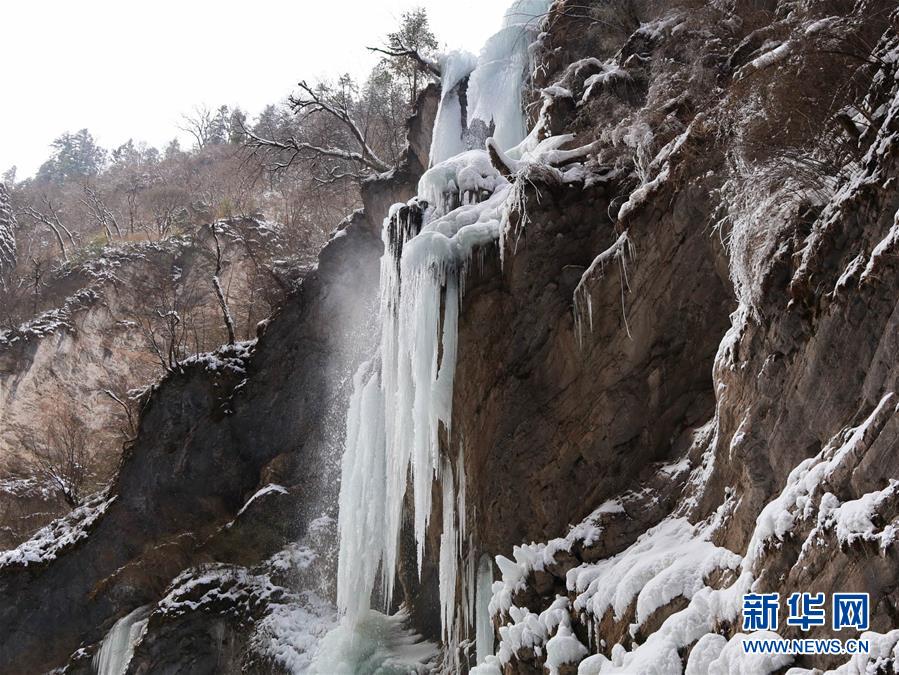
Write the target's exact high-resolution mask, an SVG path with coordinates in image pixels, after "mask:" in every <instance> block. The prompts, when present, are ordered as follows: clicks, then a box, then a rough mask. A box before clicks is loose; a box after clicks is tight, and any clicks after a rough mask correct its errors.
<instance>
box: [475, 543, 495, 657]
mask: <svg viewBox="0 0 899 675" xmlns="http://www.w3.org/2000/svg"><path fill="white" fill-rule="evenodd" d="M476 596H477V599H476V601H475V602H476V608H475V640H476V644H477V655H478V657H477V658H478V663H483V662H484V659H486V658H487V657H488V656H492V655H493V650H494V635H493V620H492V618H491V616H490V599H491V598H492V597H493V563H492V562H491V561H490V556H488V555H482V556H481V560H480V562H479V563H478V578H477V591H476Z"/></svg>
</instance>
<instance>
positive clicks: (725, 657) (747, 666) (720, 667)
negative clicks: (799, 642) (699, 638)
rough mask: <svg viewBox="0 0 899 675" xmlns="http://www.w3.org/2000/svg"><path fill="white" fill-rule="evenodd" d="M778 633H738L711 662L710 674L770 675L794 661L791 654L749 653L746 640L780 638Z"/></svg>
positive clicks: (763, 631)
mask: <svg viewBox="0 0 899 675" xmlns="http://www.w3.org/2000/svg"><path fill="white" fill-rule="evenodd" d="M780 639H781V638H780V636H779V635H778V634H777V633H772V632H770V631H765V630H762V631H757V632H755V633H752V634H751V635H745V634H743V633H737V634H736V635H734V636H733V637H732V638H731V639H730V640H728V641H727V644H726V645H724V647H723V648H722V649H721V652H720V654H719V655H718V658H716V659H715V660H714V661H712V662H711V663H709V666H708V671H707V673H708V675H768V674H769V673H773V672H775V671H777V670H780V669H781V668H784V667H786V666H788V665H790V664H791V663H792V662H793V656H792V655H791V654H758V653H753V652H750V653H747V652H746V648H745V647H744V646H743V643H744V642H746V641H749V640H751V641H760V640H780Z"/></svg>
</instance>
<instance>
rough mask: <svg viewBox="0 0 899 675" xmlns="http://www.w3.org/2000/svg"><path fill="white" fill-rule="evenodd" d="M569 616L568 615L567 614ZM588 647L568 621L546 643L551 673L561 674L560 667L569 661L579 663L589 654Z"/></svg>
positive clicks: (554, 674) (547, 659)
mask: <svg viewBox="0 0 899 675" xmlns="http://www.w3.org/2000/svg"><path fill="white" fill-rule="evenodd" d="M566 616H567V615H566ZM587 654H588V652H587V648H586V647H585V646H584V645H582V644H581V642H580V640H578V639H577V638H576V637H575V636H574V634H573V633H572V632H571V627H570V626H569V625H568V624H567V623H563V624H562V625H561V626H559V630H558V632H557V633H556V634H555V635H554V636H553V637H552V638H550V640H549V642H547V643H546V667H547V669H548V670H549V675H559V672H560V671H559V669H560V668H561V667H562V666H564V665H567V664H569V663H578V662H580V661H581V659H583V658H584V657H585V656H587Z"/></svg>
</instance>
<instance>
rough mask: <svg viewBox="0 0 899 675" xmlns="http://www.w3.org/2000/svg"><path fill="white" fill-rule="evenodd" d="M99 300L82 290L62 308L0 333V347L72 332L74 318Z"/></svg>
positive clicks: (88, 291) (91, 291)
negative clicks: (63, 332)
mask: <svg viewBox="0 0 899 675" xmlns="http://www.w3.org/2000/svg"><path fill="white" fill-rule="evenodd" d="M99 299H100V296H99V294H98V293H97V291H96V290H94V289H93V288H83V289H81V290H79V291H76V292H75V293H73V294H72V295H71V296H70V297H68V298H66V300H65V302H64V303H63V305H62V307H59V308H56V309H50V310H47V311H46V312H43V313H41V314H39V315H38V316H36V317H35V318H34V319H31V320H30V321H27V322H25V323H23V324H21V325H20V326H18V327H16V328H12V329H10V330H5V331H0V347H5V346H8V345H13V344H16V343H17V342H30V341H32V340H40V339H42V338H45V337H49V336H51V335H55V334H56V333H60V332H62V331H68V332H74V331H75V321H74V317H75V315H76V314H77V313H79V312H81V311H83V310H85V309H88V308H89V307H92V306H93V305H94V304H96V303H97V301H98V300H99Z"/></svg>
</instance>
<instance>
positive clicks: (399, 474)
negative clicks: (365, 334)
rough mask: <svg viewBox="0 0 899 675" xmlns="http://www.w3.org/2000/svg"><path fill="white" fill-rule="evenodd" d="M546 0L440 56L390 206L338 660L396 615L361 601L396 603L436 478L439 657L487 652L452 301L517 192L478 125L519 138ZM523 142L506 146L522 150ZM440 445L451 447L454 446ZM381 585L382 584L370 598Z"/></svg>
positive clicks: (349, 495)
mask: <svg viewBox="0 0 899 675" xmlns="http://www.w3.org/2000/svg"><path fill="white" fill-rule="evenodd" d="M548 4H549V3H548V2H547V0H518V1H517V2H515V3H514V4H513V5H512V7H511V8H510V9H509V10H508V11H507V12H506V15H505V19H504V22H503V27H502V29H501V30H500V32H499V33H497V34H496V35H495V36H494V37H493V38H491V39H490V40H489V41H488V43H487V45H486V46H485V48H484V50H483V51H482V53H481V55H480V56H479V57H478V59H477V60H475V59H474V57H472V56H471V55H468V54H465V53H462V52H452V53H450V54H447V55H446V56H444V57H443V58H442V59H441V62H440V65H441V72H442V74H443V78H442V79H443V82H442V92H441V94H442V95H441V102H440V108H439V110H438V118H437V123H436V125H435V129H434V132H433V138H432V147H431V158H432V166H431V168H430V169H429V170H428V171H427V172H426V173H425V175H424V176H423V177H422V178H421V180H420V182H419V186H418V197H417V198H416V199H413V200H412V201H410V202H409V203H408V204H397V205H395V206H393V207H392V208H391V209H390V212H389V213H388V214H387V217H386V218H385V220H384V228H383V240H384V250H385V252H384V255H383V257H382V259H381V289H380V310H379V318H380V323H381V339H380V345H379V353H378V355H377V357H376V358H375V359H373V360H372V361H370V362H368V363H366V364H364V365H363V366H362V367H360V369H359V370H358V372H357V373H356V376H355V379H354V393H353V396H352V400H351V403H350V408H349V411H348V415H347V441H346V448H345V451H344V456H343V461H342V469H341V473H342V482H341V494H340V512H339V531H340V555H339V559H338V591H337V594H338V607H339V609H340V611H341V613H342V615H343V622H342V625H341V628H340V629H338V631H336V632H335V634H334V635H333V638H329V640H328V641H326V642H328V644H327V645H325V647H324V648H323V652H322V656H321V661H320V662H321V663H322V664H324V663H330V667H332V668H337V667H338V666H337V665H335V662H333V659H331V661H329V660H328V659H329V658H331V657H329V656H328V653H329V652H328V650H329V649H331V648H332V647H333V648H335V649H336V646H337V645H343V647H344V648H346V645H348V644H350V643H352V641H353V639H355V638H353V637H352V636H353V635H356V634H358V633H359V631H362V632H365V631H367V630H368V628H369V627H371V626H372V625H375V624H378V625H380V624H379V622H381V623H383V622H385V621H387V622H389V621H394V619H393V618H387V617H381V615H376V614H373V613H372V612H371V611H370V609H369V608H370V607H371V605H372V601H373V600H375V604H377V602H378V601H380V604H379V605H378V606H379V607H380V608H381V609H384V610H386V609H387V608H388V607H389V606H390V604H391V600H392V597H393V592H394V581H395V570H396V565H397V555H398V549H399V536H400V532H401V529H402V527H403V523H404V504H405V503H407V500H409V502H411V505H412V509H411V511H412V513H411V514H410V515H411V522H412V529H413V533H414V539H415V541H416V547H417V560H418V565H419V569H420V568H421V564H422V560H423V557H424V547H425V539H426V535H427V532H428V529H429V526H430V524H431V514H432V509H433V507H434V504H432V493H433V486H434V482H435V481H437V482H438V485H439V494H440V495H441V500H440V509H441V511H440V513H441V536H440V552H439V556H438V560H439V562H438V567H439V579H440V582H439V585H440V589H439V594H440V605H441V609H440V616H441V623H442V629H443V640H444V643H445V644H446V645H448V648H447V650H446V654H445V656H444V661H445V666H446V667H450V668H452V667H455V665H454V661H453V660H454V659H456V658H457V657H458V656H457V655H458V649H457V648H456V647H457V646H458V645H459V643H460V637H461V636H462V635H464V634H471V635H472V637H474V636H475V635H474V634H475V633H477V634H478V640H477V644H478V650H479V652H480V653H482V654H484V655H486V654H487V653H488V652H492V648H493V644H492V643H493V635H492V627H489V622H490V618H489V612H487V603H488V595H487V592H486V590H485V589H487V588H489V586H490V583H491V582H492V579H493V572H492V565H490V562H489V559H487V560H486V561H485V562H483V561H482V562H480V563H479V558H478V556H477V555H476V552H475V550H474V545H473V538H472V533H470V532H468V530H467V527H466V511H465V470H464V444H463V443H462V442H461V439H456V438H454V436H453V433H452V397H453V379H454V374H455V367H456V356H457V350H458V345H457V328H458V317H459V304H460V302H461V298H462V294H463V291H464V287H463V286H464V279H465V276H466V272H467V270H468V269H469V267H470V266H471V265H472V261H473V260H477V255H476V254H478V253H481V252H483V251H484V250H485V249H486V248H488V247H493V246H495V245H496V242H497V241H498V240H499V239H500V234H501V231H502V225H501V224H502V222H503V214H504V206H505V203H506V200H507V198H508V197H509V195H510V194H511V184H510V182H509V181H508V180H507V178H506V177H504V176H503V175H501V174H500V172H499V171H498V170H497V169H496V168H495V167H494V166H493V164H492V162H491V160H490V156H489V154H488V153H487V152H486V150H485V149H484V145H483V140H484V139H483V138H482V137H481V136H479V134H481V132H482V131H483V130H484V129H487V130H488V131H489V130H492V131H493V139H492V142H493V143H494V144H496V146H497V147H498V148H500V149H501V150H509V149H511V148H512V147H513V146H515V145H516V144H519V143H520V142H521V141H523V140H525V135H526V130H525V122H524V115H523V111H522V106H521V88H522V83H523V81H524V79H525V77H526V75H527V73H528V72H529V68H528V65H529V52H528V47H529V45H530V43H531V40H532V39H533V37H534V36H535V35H536V28H537V26H538V25H539V22H540V19H541V17H542V15H543V13H545V11H546V9H547V6H548ZM466 85H467V86H466ZM463 100H464V101H465V102H467V109H466V108H465V107H464V106H463ZM557 140H558V139H556V140H554V141H552V142H551V143H550V144H542V145H540V144H537V143H536V142H533V143H530V144H527V143H525V144H522V145H523V146H526V149H530V150H536V149H537V148H538V147H539V148H540V149H541V150H546V149H547V147H548V145H553V144H554V147H558V143H557V142H556V141H557ZM562 142H564V141H562ZM523 153H524V150H519V151H518V152H517V153H510V154H514V161H520V160H521V159H522V157H523ZM448 447H454V448H456V447H458V448H459V451H458V453H456V452H453V453H452V454H451V455H450V454H448V453H447V452H446V448H448ZM407 489H408V492H409V494H407ZM485 563H486V564H485ZM376 589H377V593H378V594H379V597H378V598H373V596H374V594H375V592H376ZM378 617H380V618H378ZM475 623H477V627H476V626H475ZM488 631H489V633H490V635H489V637H488V635H487V632H488ZM359 639H362V638H359ZM363 642H364V640H363ZM353 644H355V643H353ZM329 645H330V646H329ZM332 651H333V650H332ZM362 651H365V649H363V650H362ZM332 656H333V655H332ZM358 656H359V658H363V656H364V655H363V654H362V653H361V652H360V654H359V655H358ZM334 658H336V657H334ZM354 658H355V657H354ZM364 658H368V657H364ZM320 667H324V666H320Z"/></svg>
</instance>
